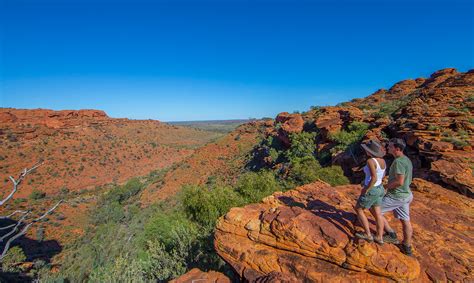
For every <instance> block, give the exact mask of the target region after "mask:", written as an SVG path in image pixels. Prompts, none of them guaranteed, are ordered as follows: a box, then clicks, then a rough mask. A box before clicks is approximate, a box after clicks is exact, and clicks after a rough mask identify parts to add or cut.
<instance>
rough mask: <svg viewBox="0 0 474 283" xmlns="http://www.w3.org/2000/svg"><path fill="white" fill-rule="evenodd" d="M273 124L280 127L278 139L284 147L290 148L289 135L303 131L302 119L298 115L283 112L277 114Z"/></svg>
mask: <svg viewBox="0 0 474 283" xmlns="http://www.w3.org/2000/svg"><path fill="white" fill-rule="evenodd" d="M275 123H276V124H277V125H278V124H279V125H280V128H279V129H278V138H279V139H280V141H281V142H282V143H283V144H284V145H285V146H290V135H291V134H293V133H301V131H303V124H304V121H303V118H302V117H301V115H300V114H289V113H287V112H283V113H280V114H278V116H277V117H276V119H275Z"/></svg>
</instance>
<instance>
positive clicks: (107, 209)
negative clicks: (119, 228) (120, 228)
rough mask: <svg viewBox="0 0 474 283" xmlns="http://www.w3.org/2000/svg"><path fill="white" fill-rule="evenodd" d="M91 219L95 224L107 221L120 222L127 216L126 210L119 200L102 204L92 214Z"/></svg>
mask: <svg viewBox="0 0 474 283" xmlns="http://www.w3.org/2000/svg"><path fill="white" fill-rule="evenodd" d="M90 217H91V221H92V223H93V224H95V225H99V224H105V223H109V222H110V223H118V222H120V221H121V220H122V219H124V217H125V212H124V209H123V207H122V205H120V203H119V202H118V201H113V202H111V203H107V204H102V205H100V206H98V207H97V208H96V209H95V210H94V211H92V212H91V214H90Z"/></svg>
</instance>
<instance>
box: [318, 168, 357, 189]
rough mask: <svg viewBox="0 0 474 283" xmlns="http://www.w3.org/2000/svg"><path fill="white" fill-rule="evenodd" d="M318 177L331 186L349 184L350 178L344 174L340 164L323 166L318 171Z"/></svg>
mask: <svg viewBox="0 0 474 283" xmlns="http://www.w3.org/2000/svg"><path fill="white" fill-rule="evenodd" d="M316 175H317V178H318V179H320V180H321V181H324V182H326V183H328V184H330V185H331V186H339V185H347V184H349V179H348V178H347V177H346V176H344V172H343V171H342V168H341V167H340V166H330V167H324V168H321V169H320V170H318V171H317V172H316Z"/></svg>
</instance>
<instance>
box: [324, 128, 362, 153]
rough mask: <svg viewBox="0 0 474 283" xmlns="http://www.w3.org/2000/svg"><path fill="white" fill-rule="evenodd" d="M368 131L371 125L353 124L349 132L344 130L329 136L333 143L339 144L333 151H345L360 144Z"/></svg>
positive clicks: (348, 129)
mask: <svg viewBox="0 0 474 283" xmlns="http://www.w3.org/2000/svg"><path fill="white" fill-rule="evenodd" d="M368 129H369V125H368V124H367V123H364V122H352V123H351V124H349V126H348V127H347V130H342V131H339V132H337V133H334V134H332V135H330V136H329V138H330V139H331V140H332V141H334V142H336V143H337V145H336V146H335V147H334V148H333V149H332V150H333V151H340V150H342V151H345V150H346V149H347V148H349V147H350V146H352V145H354V144H356V143H358V142H360V141H361V140H362V138H363V137H364V136H365V134H366V133H367V130H368Z"/></svg>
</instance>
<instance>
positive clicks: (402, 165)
mask: <svg viewBox="0 0 474 283" xmlns="http://www.w3.org/2000/svg"><path fill="white" fill-rule="evenodd" d="M397 175H403V176H405V178H404V180H403V185H401V186H400V187H398V188H395V189H392V190H388V192H387V195H389V196H390V197H393V198H396V199H405V198H407V197H409V196H410V195H411V190H410V184H411V179H412V175H413V164H412V163H411V161H410V159H409V158H408V157H406V156H405V155H404V156H400V157H397V158H395V160H394V161H393V163H392V166H390V172H389V175H388V182H389V183H390V182H391V181H393V180H395V178H396V177H397Z"/></svg>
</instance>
